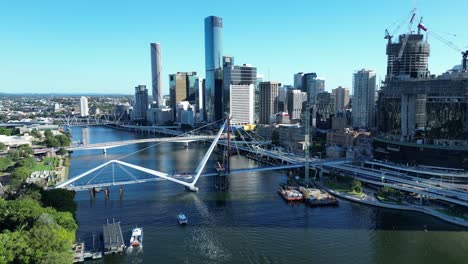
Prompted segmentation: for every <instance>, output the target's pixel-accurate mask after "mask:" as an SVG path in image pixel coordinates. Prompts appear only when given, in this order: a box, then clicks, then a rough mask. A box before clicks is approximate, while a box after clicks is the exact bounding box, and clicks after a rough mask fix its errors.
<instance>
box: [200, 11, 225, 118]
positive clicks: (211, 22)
mask: <svg viewBox="0 0 468 264" xmlns="http://www.w3.org/2000/svg"><path fill="white" fill-rule="evenodd" d="M222 29H223V20H222V18H221V17H216V16H209V17H207V18H205V70H206V74H205V100H204V102H205V113H206V119H207V121H208V122H213V121H215V120H219V119H221V118H222V116H223V113H222V112H223V107H222V104H223V102H222V92H223V91H222V90H223V87H222V64H221V63H222V59H223V58H222V56H223V49H222Z"/></svg>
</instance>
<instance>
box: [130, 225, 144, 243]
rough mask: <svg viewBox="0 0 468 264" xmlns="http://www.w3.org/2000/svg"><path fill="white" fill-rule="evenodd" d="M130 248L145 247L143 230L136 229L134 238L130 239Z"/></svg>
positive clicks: (133, 232)
mask: <svg viewBox="0 0 468 264" xmlns="http://www.w3.org/2000/svg"><path fill="white" fill-rule="evenodd" d="M130 246H131V247H133V248H141V247H143V228H141V227H135V228H133V230H132V238H130Z"/></svg>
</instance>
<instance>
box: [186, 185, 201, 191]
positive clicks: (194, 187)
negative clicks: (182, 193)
mask: <svg viewBox="0 0 468 264" xmlns="http://www.w3.org/2000/svg"><path fill="white" fill-rule="evenodd" d="M185 188H186V189H187V190H189V191H191V192H198V187H196V186H185Z"/></svg>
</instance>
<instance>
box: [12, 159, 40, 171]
mask: <svg viewBox="0 0 468 264" xmlns="http://www.w3.org/2000/svg"><path fill="white" fill-rule="evenodd" d="M36 165H37V161H36V159H34V158H33V157H26V158H22V159H20V160H19V161H18V162H17V163H16V167H26V168H29V169H32V168H34V166H36Z"/></svg>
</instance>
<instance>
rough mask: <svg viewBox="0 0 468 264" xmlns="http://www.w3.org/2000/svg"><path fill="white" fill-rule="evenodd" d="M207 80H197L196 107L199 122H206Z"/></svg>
mask: <svg viewBox="0 0 468 264" xmlns="http://www.w3.org/2000/svg"><path fill="white" fill-rule="evenodd" d="M204 99H205V79H202V78H197V79H196V80H195V105H196V106H197V108H196V113H197V121H199V122H202V121H204V120H205V102H204V101H203V100H204Z"/></svg>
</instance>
